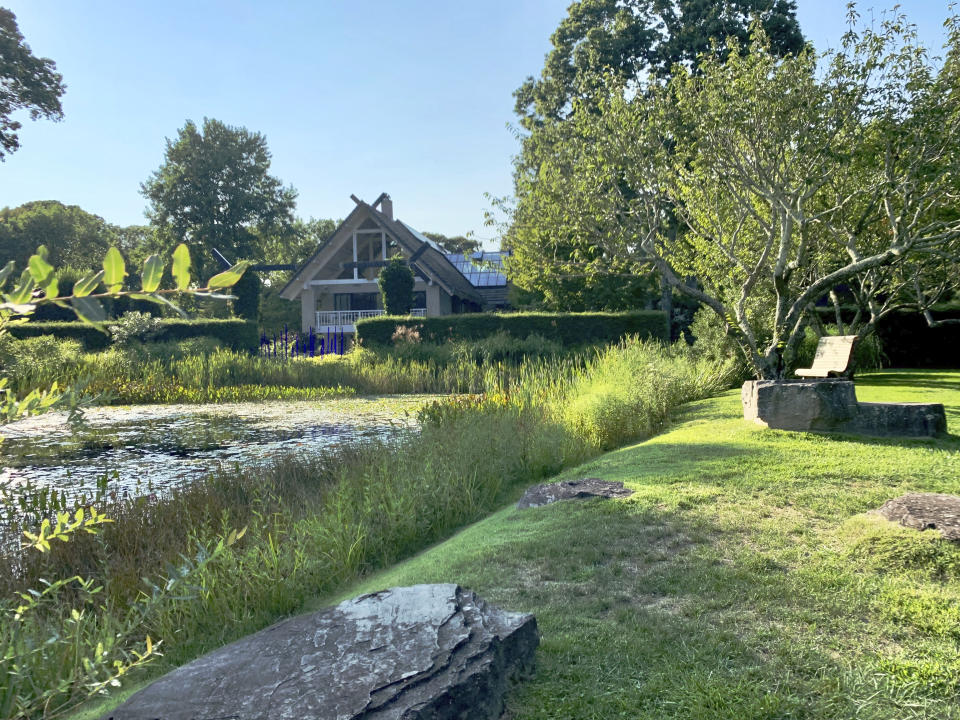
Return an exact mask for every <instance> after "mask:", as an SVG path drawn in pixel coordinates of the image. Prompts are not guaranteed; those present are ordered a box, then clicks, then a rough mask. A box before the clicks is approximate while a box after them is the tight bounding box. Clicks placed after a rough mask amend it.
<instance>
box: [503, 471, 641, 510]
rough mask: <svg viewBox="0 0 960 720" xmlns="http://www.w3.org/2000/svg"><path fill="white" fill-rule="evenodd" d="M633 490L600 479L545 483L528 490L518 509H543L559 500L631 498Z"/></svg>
mask: <svg viewBox="0 0 960 720" xmlns="http://www.w3.org/2000/svg"><path fill="white" fill-rule="evenodd" d="M630 495H633V490H628V489H627V488H625V487H624V486H623V483H622V482H612V481H610V480H601V479H600V478H584V479H582V480H568V481H567V482H559V483H543V484H542V485H534V486H533V487H532V488H530V489H529V490H527V491H526V492H525V493H524V494H523V497H522V498H520V502H518V503H517V507H518V508H520V509H521V510H522V509H524V508H534V507H541V506H543V505H549V504H550V503H555V502H557V501H558V500H585V499H587V498H593V497H603V498H616V497H629V496H630Z"/></svg>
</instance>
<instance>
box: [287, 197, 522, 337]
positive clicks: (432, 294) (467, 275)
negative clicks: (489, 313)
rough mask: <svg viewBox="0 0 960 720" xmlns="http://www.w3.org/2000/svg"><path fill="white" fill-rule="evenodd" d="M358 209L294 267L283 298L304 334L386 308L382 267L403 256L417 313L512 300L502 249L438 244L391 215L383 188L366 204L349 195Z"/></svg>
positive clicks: (346, 327)
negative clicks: (462, 250)
mask: <svg viewBox="0 0 960 720" xmlns="http://www.w3.org/2000/svg"><path fill="white" fill-rule="evenodd" d="M350 197H351V199H352V200H353V201H354V203H355V205H356V206H355V207H354V208H353V211H352V212H351V213H350V214H349V215H348V216H347V217H346V219H345V220H344V221H343V222H342V223H340V225H339V226H338V227H337V229H336V230H335V231H334V232H333V234H332V235H331V236H330V237H329V238H327V240H326V241H325V242H323V243H322V244H321V245H320V247H319V248H318V249H317V252H316V253H314V254H313V256H312V257H310V259H309V260H307V262H306V263H304V265H303V266H302V267H301V268H299V269H297V270H296V271H295V272H294V274H293V277H292V278H291V279H290V282H288V283H287V285H286V286H285V287H284V288H283V289H282V290H281V291H280V297H283V298H285V299H287V300H294V301H295V300H299V301H300V303H301V326H302V329H303V330H304V331H305V332H306V331H308V330H309V329H310V328H313V329H314V330H315V331H316V332H318V333H321V334H322V333H325V332H338V333H339V332H343V333H353V332H355V329H356V328H355V324H356V321H357V320H359V319H361V318H366V317H375V316H377V315H382V314H383V305H382V301H381V298H380V286H379V284H378V282H377V276H378V275H379V273H380V269H381V268H382V267H383V266H384V265H386V264H387V263H388V262H389V261H390V259H391V258H393V257H394V256H397V255H399V256H401V257H403V258H404V259H405V260H406V261H407V263H408V264H409V266H410V269H411V270H412V271H413V275H414V287H413V291H414V302H413V311H412V313H411V314H412V315H414V316H417V317H434V316H437V315H450V314H454V313H467V312H480V311H484V310H493V309H497V308H503V307H506V305H507V278H506V276H505V275H504V273H503V266H502V262H501V261H502V255H501V253H495V252H493V253H491V252H482V253H474V254H473V255H468V256H464V255H461V254H454V253H445V252H444V251H443V249H442V248H440V247H439V246H438V245H437V244H436V243H434V242H433V241H432V240H430V239H429V238H427V237H426V236H425V235H423V234H422V233H420V232H419V231H417V230H415V229H414V228H412V227H411V226H409V225H407V224H406V223H404V222H403V221H402V220H400V219H399V218H395V217H394V215H393V201H392V200H391V199H390V196H389V195H387V194H386V193H381V194H380V197H378V198H377V199H376V200H375V201H374V202H373V203H371V204H367V203H365V202H363V201H362V200H360V199H358V198H357V197H356V196H353V195H351V196H350Z"/></svg>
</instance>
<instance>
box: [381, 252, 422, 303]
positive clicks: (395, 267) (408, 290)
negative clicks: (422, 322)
mask: <svg viewBox="0 0 960 720" xmlns="http://www.w3.org/2000/svg"><path fill="white" fill-rule="evenodd" d="M379 280H380V294H381V296H382V297H383V307H384V310H386V312H387V314H388V315H409V314H410V310H411V308H413V282H414V281H413V271H412V270H411V269H410V268H409V266H408V265H407V262H406V260H404V259H403V258H402V257H400V256H399V255H395V256H394V257H392V258H391V259H390V263H389V264H388V265H387V266H386V267H385V268H383V269H382V270H381V271H380V276H379Z"/></svg>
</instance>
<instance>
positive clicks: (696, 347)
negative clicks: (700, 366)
mask: <svg viewBox="0 0 960 720" xmlns="http://www.w3.org/2000/svg"><path fill="white" fill-rule="evenodd" d="M690 334H691V335H692V336H693V343H692V344H691V345H690V346H689V350H688V352H689V353H690V354H691V355H692V356H693V357H694V358H696V359H698V360H707V361H709V362H714V363H717V364H718V365H729V367H730V375H731V383H732V384H736V383H737V382H742V381H744V380H746V379H747V378H749V377H750V376H751V373H750V368H749V366H748V365H747V361H746V358H744V356H743V352H742V351H741V350H740V347H739V346H738V345H737V343H736V342H735V341H734V339H733V338H732V337H730V334H729V332H728V331H727V328H726V325H725V323H724V322H723V320H722V319H721V317H720V316H719V315H717V313H716V312H714V311H713V310H712V309H711V308H709V307H706V306H704V307H701V308H700V309H699V310H697V311H696V312H695V313H694V315H693V322H692V323H690ZM680 347H682V345H681V346H680Z"/></svg>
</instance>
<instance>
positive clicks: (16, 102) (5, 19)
mask: <svg viewBox="0 0 960 720" xmlns="http://www.w3.org/2000/svg"><path fill="white" fill-rule="evenodd" d="M56 68H57V66H56V63H54V62H53V60H51V59H49V58H42V57H41V58H38V57H36V56H34V54H33V53H32V52H31V51H30V46H29V45H27V44H26V43H25V42H24V38H23V35H21V34H20V28H19V27H17V18H16V16H15V15H14V14H13V13H12V12H10V11H9V10H7V9H6V8H0V160H3V159H5V156H6V155H9V154H10V153H12V152H14V151H15V150H17V149H18V148H19V147H20V138H19V137H18V135H17V130H19V129H20V128H21V127H22V123H20V122H19V121H17V120H14V119H13V118H12V117H11V116H12V115H13V114H14V113H15V112H17V111H19V110H28V111H29V113H30V119H31V120H38V119H39V118H41V117H45V118H49V119H51V120H60V119H61V118H63V108H62V107H61V106H60V97H61V96H62V95H63V93H64V91H65V90H66V87H65V86H64V84H63V76H62V75H60V73H58V72H57V71H56Z"/></svg>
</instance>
